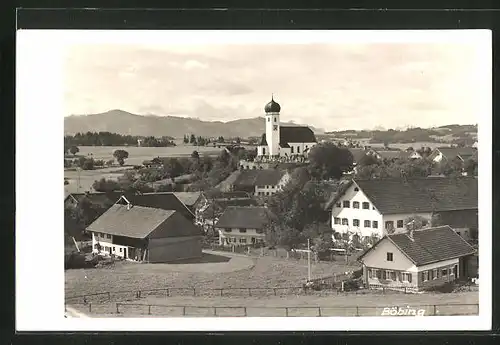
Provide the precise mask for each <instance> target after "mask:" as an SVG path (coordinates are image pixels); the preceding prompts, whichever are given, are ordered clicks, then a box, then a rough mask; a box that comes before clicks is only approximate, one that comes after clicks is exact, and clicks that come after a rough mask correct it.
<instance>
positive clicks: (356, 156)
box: [348, 147, 366, 163]
mask: <svg viewBox="0 0 500 345" xmlns="http://www.w3.org/2000/svg"><path fill="white" fill-rule="evenodd" d="M348 150H349V151H350V152H351V154H352V157H353V160H354V162H355V163H359V161H360V160H361V159H362V158H363V157H364V156H365V155H366V151H365V149H361V148H357V147H354V148H349V149H348Z"/></svg>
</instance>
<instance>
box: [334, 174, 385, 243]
mask: <svg viewBox="0 0 500 345" xmlns="http://www.w3.org/2000/svg"><path fill="white" fill-rule="evenodd" d="M355 187H357V185H356V184H355V183H353V184H352V185H351V186H350V187H349V188H348V190H347V191H346V192H345V194H344V195H343V196H342V197H341V198H340V199H339V200H338V201H337V203H338V202H340V207H337V203H335V204H334V205H333V206H332V219H331V221H332V223H331V224H332V229H333V230H335V231H336V232H340V233H346V232H355V233H357V234H359V235H360V236H371V235H372V234H376V235H378V236H380V237H381V236H382V235H383V231H382V230H383V224H382V214H380V212H378V210H376V209H374V205H373V204H372V202H371V201H370V200H369V199H368V197H367V196H366V195H365V193H363V191H362V190H361V189H360V190H359V191H355V190H354V188H355ZM344 200H349V203H350V205H349V206H350V207H349V208H344V207H343V201H344ZM353 201H358V202H359V209H355V208H353V207H352V203H353ZM363 202H368V203H369V204H370V206H369V209H368V210H364V209H363V208H362V207H363ZM335 218H340V219H341V223H340V224H335ZM343 218H346V219H347V220H348V222H349V225H342V219H343ZM353 219H359V227H355V226H353ZM365 220H369V221H370V227H369V228H366V227H365V226H364V221H365ZM373 221H377V222H378V227H377V228H373V227H372V224H373Z"/></svg>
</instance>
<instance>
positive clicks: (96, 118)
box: [64, 110, 324, 138]
mask: <svg viewBox="0 0 500 345" xmlns="http://www.w3.org/2000/svg"><path fill="white" fill-rule="evenodd" d="M283 125H287V126H294V125H295V126H300V125H299V124H294V123H283ZM309 127H310V128H311V129H312V130H313V131H314V132H315V133H324V130H322V129H317V128H314V127H311V126H309ZM88 131H90V132H100V131H108V132H112V133H118V134H122V135H125V134H128V135H139V136H155V137H160V136H172V137H175V138H182V137H183V136H184V134H191V133H192V134H195V135H197V136H198V135H201V136H210V137H213V136H220V135H222V136H224V137H242V138H246V137H251V136H260V135H262V133H264V131H265V121H264V118H263V117H256V118H252V119H240V120H234V121H229V122H221V121H202V120H198V119H193V118H184V117H174V116H155V115H147V116H144V115H136V114H131V113H129V112H126V111H123V110H111V111H108V112H105V113H100V114H90V115H72V116H68V117H65V118H64V134H65V135H66V134H70V135H72V134H75V133H77V132H88Z"/></svg>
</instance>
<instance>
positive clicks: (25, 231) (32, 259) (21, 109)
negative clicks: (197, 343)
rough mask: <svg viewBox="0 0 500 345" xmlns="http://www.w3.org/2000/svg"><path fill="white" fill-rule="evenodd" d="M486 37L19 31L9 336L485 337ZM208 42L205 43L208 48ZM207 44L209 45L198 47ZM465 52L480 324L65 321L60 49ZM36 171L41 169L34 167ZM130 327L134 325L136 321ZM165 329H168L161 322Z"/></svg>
mask: <svg viewBox="0 0 500 345" xmlns="http://www.w3.org/2000/svg"><path fill="white" fill-rule="evenodd" d="M491 37H492V35H491V31H489V30H442V31H430V30H426V31H229V30H228V31H216V32H214V31H87V30H86V31H83V30H81V31H77V30H71V31H70V30H67V31H65V30H20V31H18V33H17V72H16V77H17V78H16V80H17V85H16V107H17V114H16V225H17V227H16V278H17V281H16V329H17V330H18V331H48V330H59V331H73V330H80V331H96V330H102V331H111V330H117V331H118V330H122V331H123V330H127V331H130V330H137V331H160V330H161V331H214V330H227V331H253V330H262V331H269V330H283V331H302V330H304V331H305V330H312V331H320V330H342V331H345V330H349V331H355V330H356V331H358V330H371V331H375V330H376V331H383V330H489V329H490V328H491V309H492V308H491V293H492V290H491V272H492V270H491V250H492V243H491V229H492V222H491V216H492V214H491V210H492V192H491V178H492V175H491V169H492V165H491V144H492V140H491V129H492V127H491V126H492V89H491V85H492V60H491V56H492V48H491V45H492V41H491ZM208 40H209V41H208ZM208 42H209V43H208ZM325 42H328V43H385V42H387V43H389V42H393V43H424V42H425V43H431V42H435V43H466V44H475V45H477V48H478V54H481V59H482V60H483V61H484V63H483V64H482V67H483V68H484V73H483V74H482V83H481V85H478V87H481V88H482V89H483V91H484V93H483V95H484V98H483V101H482V102H481V103H480V104H478V112H477V114H478V123H479V127H478V132H479V133H478V137H479V138H480V140H479V146H480V149H479V156H480V159H479V176H480V178H479V210H480V212H479V217H480V218H479V228H480V235H479V242H480V251H481V255H480V258H479V262H480V266H479V271H480V278H481V279H480V281H481V286H480V300H479V304H480V308H479V309H480V315H479V316H452V317H424V318H419V319H418V322H415V319H413V318H411V317H405V318H391V319H390V322H387V317H368V318H367V317H359V318H352V317H350V318H347V317H346V318H339V317H336V318H333V319H332V318H328V317H325V318H250V319H248V318H224V319H223V320H221V319H220V318H203V319H202V320H203V321H202V322H200V321H201V320H200V319H199V318H195V319H192V318H171V319H160V318H151V319H142V318H141V319H130V318H116V319H113V318H110V319H105V321H103V319H92V318H86V319H71V318H68V319H65V318H64V317H63V310H64V274H63V272H64V270H63V259H62V258H63V248H64V245H63V236H62V235H60V234H61V232H62V229H63V225H62V223H63V219H64V217H63V201H62V200H63V190H64V187H63V183H62V181H63V164H62V160H61V155H60V152H62V150H61V149H62V145H63V140H62V133H63V132H64V131H63V118H64V113H63V108H62V106H63V100H62V96H63V88H62V72H61V66H62V63H63V61H64V52H65V48H66V47H68V46H69V45H76V44H141V45H151V46H155V47H156V48H157V47H158V46H159V45H162V44H164V45H167V44H170V45H172V44H179V45H183V44H184V45H185V44H227V43H234V44H251V43H259V44H272V43H280V44H284V43H288V44H301V43H325ZM40 167H42V168H40ZM138 320H142V322H141V321H138ZM166 320H168V322H166Z"/></svg>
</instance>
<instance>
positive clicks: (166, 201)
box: [119, 192, 194, 219]
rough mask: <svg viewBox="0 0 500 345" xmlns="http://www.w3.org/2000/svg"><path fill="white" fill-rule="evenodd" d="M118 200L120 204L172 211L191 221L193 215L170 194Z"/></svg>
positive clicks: (144, 195) (138, 196) (162, 193)
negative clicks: (128, 203)
mask: <svg viewBox="0 0 500 345" xmlns="http://www.w3.org/2000/svg"><path fill="white" fill-rule="evenodd" d="M125 199H126V200H124V199H123V198H122V199H120V200H119V203H120V204H126V203H127V201H129V202H130V203H131V204H132V205H134V206H135V205H137V206H142V207H152V208H159V209H162V210H173V211H178V212H180V213H181V214H182V215H183V216H184V217H186V218H187V219H193V218H194V214H193V213H192V212H191V210H190V209H189V208H187V206H186V205H184V204H183V203H182V201H180V200H179V198H177V196H176V195H175V194H174V193H172V192H160V193H144V194H138V195H128V196H125Z"/></svg>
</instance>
